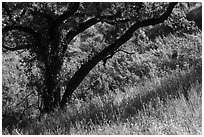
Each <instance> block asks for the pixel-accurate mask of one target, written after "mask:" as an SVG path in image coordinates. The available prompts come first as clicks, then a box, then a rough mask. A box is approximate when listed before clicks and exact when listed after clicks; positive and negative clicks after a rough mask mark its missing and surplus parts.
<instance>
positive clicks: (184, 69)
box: [2, 5, 202, 135]
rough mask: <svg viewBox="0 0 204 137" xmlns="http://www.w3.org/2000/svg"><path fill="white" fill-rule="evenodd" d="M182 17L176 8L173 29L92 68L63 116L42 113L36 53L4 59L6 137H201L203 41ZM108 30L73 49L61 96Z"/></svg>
mask: <svg viewBox="0 0 204 137" xmlns="http://www.w3.org/2000/svg"><path fill="white" fill-rule="evenodd" d="M192 6H194V5H192ZM185 10H186V9H182V10H181V7H177V10H175V11H174V13H173V14H174V15H175V16H173V17H172V18H171V19H172V21H169V20H168V21H166V22H165V23H163V24H162V25H161V24H159V25H157V26H156V27H161V28H164V31H161V32H156V30H158V29H156V30H155V31H154V30H152V28H153V27H152V26H149V27H145V28H141V29H139V30H137V31H136V33H135V35H134V36H133V37H132V38H131V39H130V40H129V41H127V42H126V43H125V44H123V46H122V47H121V48H120V49H119V50H120V51H118V52H117V53H116V54H114V56H113V57H112V58H110V59H108V60H107V61H106V63H104V62H100V63H99V64H98V65H96V66H95V67H94V69H93V70H92V71H91V72H90V73H89V74H88V75H87V76H86V78H85V79H84V80H83V82H82V83H81V84H80V85H79V87H78V88H77V89H76V91H75V92H74V95H73V96H72V99H71V100H70V102H69V104H68V105H67V106H66V109H65V110H59V109H56V110H55V111H54V112H52V113H50V114H42V113H41V111H40V108H41V105H42V102H41V98H40V95H39V93H40V91H38V90H41V88H40V87H42V84H43V83H42V82H41V81H42V75H41V74H42V73H41V69H40V67H42V66H40V65H39V64H38V63H36V62H34V61H32V57H33V56H32V52H29V51H21V50H19V51H15V52H13V51H12V52H11V51H3V63H2V70H3V71H2V73H3V74H2V77H3V79H2V82H3V84H2V85H3V87H2V89H3V91H2V113H3V114H2V127H3V131H2V132H3V133H2V134H143V135H144V134H202V85H201V83H202V58H201V53H202V52H201V51H202V50H201V49H202V34H201V31H200V30H199V29H198V28H197V27H196V26H195V23H194V22H189V21H187V20H186V19H185V14H184V11H185ZM181 17H182V18H181ZM166 26H168V28H169V27H170V28H171V29H172V31H173V32H172V33H171V34H170V33H167V34H166V31H165V28H166ZM107 28H109V26H105V25H104V26H101V25H97V24H96V25H94V26H92V27H90V28H89V29H87V30H86V31H84V32H83V33H81V34H80V35H78V36H77V37H76V38H75V39H74V40H73V42H72V43H71V44H70V46H69V49H68V50H67V56H66V57H65V58H64V62H63V65H62V68H61V70H60V73H59V74H60V76H59V78H60V79H59V81H60V85H61V87H60V88H61V91H64V90H65V87H66V81H68V80H70V79H71V77H72V76H73V75H74V73H75V71H76V70H77V69H78V68H79V67H80V64H81V63H82V62H83V61H84V60H85V59H86V58H89V56H91V55H92V54H93V53H95V52H96V51H100V50H101V49H102V48H103V47H104V46H106V42H104V36H105V35H102V33H101V32H102V31H104V29H107ZM148 30H151V31H148ZM150 33H152V34H155V35H156V34H158V35H157V36H156V37H155V36H154V35H153V37H152V35H151V34H150ZM107 36H109V35H107ZM175 51H177V52H176V53H177V54H178V55H177V56H176V57H174V56H173V54H174V53H175ZM62 93H63V92H62Z"/></svg>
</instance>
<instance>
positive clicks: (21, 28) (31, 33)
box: [2, 26, 41, 51]
mask: <svg viewBox="0 0 204 137" xmlns="http://www.w3.org/2000/svg"><path fill="white" fill-rule="evenodd" d="M13 30H17V31H22V32H25V33H28V34H30V35H31V36H32V37H34V38H35V40H36V42H37V43H40V41H41V37H40V35H39V34H38V33H37V32H35V31H34V30H33V29H32V28H29V27H24V26H6V27H4V28H3V29H2V33H6V32H8V31H13ZM30 47H32V45H29V46H28V45H21V46H18V47H13V48H12V47H7V46H3V48H5V49H7V50H11V51H15V50H21V49H27V48H30Z"/></svg>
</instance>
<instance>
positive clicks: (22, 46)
mask: <svg viewBox="0 0 204 137" xmlns="http://www.w3.org/2000/svg"><path fill="white" fill-rule="evenodd" d="M2 47H3V48H4V49H6V50H10V51H16V50H22V49H29V48H30V47H32V45H20V46H16V47H7V46H5V45H4V44H2Z"/></svg>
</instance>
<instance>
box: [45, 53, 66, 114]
mask: <svg viewBox="0 0 204 137" xmlns="http://www.w3.org/2000/svg"><path fill="white" fill-rule="evenodd" d="M61 66H62V60H61V59H60V57H58V56H52V58H51V59H50V61H47V62H46V63H45V70H44V71H45V72H44V86H45V87H44V90H43V93H42V100H43V105H44V108H43V112H46V113H47V112H48V113H49V112H51V111H52V110H53V109H54V108H56V107H59V105H60V99H61V97H60V95H61V93H60V87H59V85H58V74H59V71H60V69H61Z"/></svg>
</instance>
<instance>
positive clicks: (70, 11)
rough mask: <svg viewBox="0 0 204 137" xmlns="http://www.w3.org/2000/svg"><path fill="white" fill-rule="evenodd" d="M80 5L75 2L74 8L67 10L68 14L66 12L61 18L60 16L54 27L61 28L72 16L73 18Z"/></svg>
mask: <svg viewBox="0 0 204 137" xmlns="http://www.w3.org/2000/svg"><path fill="white" fill-rule="evenodd" d="M79 5H80V3H79V2H74V3H73V5H72V7H71V8H70V9H69V10H67V11H66V12H64V13H63V14H62V15H61V16H59V17H58V18H57V19H56V21H55V23H54V27H55V28H56V27H59V26H60V25H61V24H62V23H63V21H64V20H66V19H68V18H69V17H70V16H72V15H73V14H74V13H75V12H76V11H77V10H78V8H79Z"/></svg>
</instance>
